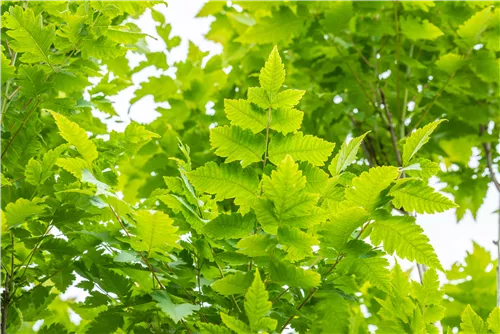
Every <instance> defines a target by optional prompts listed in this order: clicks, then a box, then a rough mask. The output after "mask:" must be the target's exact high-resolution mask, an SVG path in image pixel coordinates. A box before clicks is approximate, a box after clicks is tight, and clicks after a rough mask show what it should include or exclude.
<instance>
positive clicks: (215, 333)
mask: <svg viewBox="0 0 500 334" xmlns="http://www.w3.org/2000/svg"><path fill="white" fill-rule="evenodd" d="M211 3H214V2H207V3H206V4H205V5H208V4H211ZM197 326H198V327H199V328H200V330H201V333H204V334H232V333H233V332H232V331H231V330H230V329H227V328H226V327H223V326H219V325H214V324H209V323H204V322H200V323H199V324H198V325H197Z"/></svg>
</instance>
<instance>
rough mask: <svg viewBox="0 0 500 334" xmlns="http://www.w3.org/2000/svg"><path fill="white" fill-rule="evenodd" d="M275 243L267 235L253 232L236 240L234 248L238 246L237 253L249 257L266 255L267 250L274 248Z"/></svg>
mask: <svg viewBox="0 0 500 334" xmlns="http://www.w3.org/2000/svg"><path fill="white" fill-rule="evenodd" d="M277 243H278V242H277V241H276V240H275V239H272V238H271V237H270V236H269V235H264V234H253V235H250V236H248V237H245V238H243V239H241V240H240V241H238V243H237V244H236V248H238V253H241V254H245V255H247V256H250V257H257V256H267V255H268V251H269V250H270V249H272V248H274V246H276V244H277Z"/></svg>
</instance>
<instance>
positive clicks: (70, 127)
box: [51, 111, 98, 167]
mask: <svg viewBox="0 0 500 334" xmlns="http://www.w3.org/2000/svg"><path fill="white" fill-rule="evenodd" d="M51 114H52V116H53V117H54V119H55V120H56V124H57V127H58V128H59V134H60V135H61V137H63V138H64V139H65V140H66V141H67V142H68V143H70V144H71V145H73V146H75V148H76V149H77V150H78V152H79V153H80V154H81V155H82V157H83V158H84V159H85V161H86V162H87V163H88V166H89V167H90V166H92V162H93V161H94V160H95V159H97V155H98V153H97V148H96V146H95V144H94V143H93V142H92V141H91V140H90V139H89V138H88V136H87V133H86V132H85V130H84V129H82V128H81V127H80V126H79V125H78V124H76V123H75V122H71V121H70V120H69V119H67V118H66V117H64V116H63V115H61V114H58V113H56V112H54V111H51Z"/></svg>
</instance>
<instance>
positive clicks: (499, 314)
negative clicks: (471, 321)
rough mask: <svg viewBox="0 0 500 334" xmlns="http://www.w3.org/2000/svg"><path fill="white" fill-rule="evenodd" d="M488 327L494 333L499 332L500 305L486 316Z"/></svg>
mask: <svg viewBox="0 0 500 334" xmlns="http://www.w3.org/2000/svg"><path fill="white" fill-rule="evenodd" d="M487 321H488V329H489V330H490V331H492V332H493V333H495V334H498V333H500V307H495V308H494V309H493V311H491V313H490V315H489V316H488V320H487Z"/></svg>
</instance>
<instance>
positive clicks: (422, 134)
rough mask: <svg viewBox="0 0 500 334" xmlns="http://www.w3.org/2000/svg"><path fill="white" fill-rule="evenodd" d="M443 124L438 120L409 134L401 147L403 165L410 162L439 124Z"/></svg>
mask: <svg viewBox="0 0 500 334" xmlns="http://www.w3.org/2000/svg"><path fill="white" fill-rule="evenodd" d="M442 122H444V120H442V119H440V120H437V121H434V122H432V123H429V124H427V125H426V126H424V127H422V128H420V129H417V130H416V131H415V132H413V133H412V134H410V136H408V138H406V141H405V144H404V146H403V165H404V166H407V165H408V163H409V162H410V160H411V159H412V158H413V157H414V156H415V154H416V153H417V152H418V150H420V148H422V146H424V145H425V144H426V143H427V142H428V141H429V139H430V137H431V134H432V133H433V132H434V130H436V128H437V127H438V125H439V124H441V123H442Z"/></svg>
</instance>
